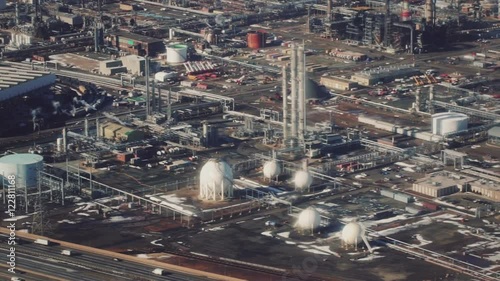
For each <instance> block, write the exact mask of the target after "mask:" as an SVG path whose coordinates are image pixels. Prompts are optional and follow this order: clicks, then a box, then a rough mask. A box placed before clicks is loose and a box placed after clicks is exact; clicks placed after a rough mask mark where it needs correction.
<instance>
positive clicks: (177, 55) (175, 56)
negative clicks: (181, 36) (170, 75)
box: [167, 44, 188, 63]
mask: <svg viewBox="0 0 500 281" xmlns="http://www.w3.org/2000/svg"><path fill="white" fill-rule="evenodd" d="M187 49H188V47H187V46H186V45H183V44H172V45H169V46H167V63H183V62H186V60H187Z"/></svg>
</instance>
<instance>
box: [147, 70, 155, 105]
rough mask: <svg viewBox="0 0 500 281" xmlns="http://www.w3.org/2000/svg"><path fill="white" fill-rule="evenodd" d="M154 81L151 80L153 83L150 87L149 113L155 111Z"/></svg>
mask: <svg viewBox="0 0 500 281" xmlns="http://www.w3.org/2000/svg"><path fill="white" fill-rule="evenodd" d="M148 80H149V79H148ZM155 84H156V83H155V79H154V78H153V82H152V85H151V86H152V87H151V113H154V112H155V110H156V105H155V103H156V98H155V88H156V85H155Z"/></svg>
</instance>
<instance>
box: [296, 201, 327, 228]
mask: <svg viewBox="0 0 500 281" xmlns="http://www.w3.org/2000/svg"><path fill="white" fill-rule="evenodd" d="M320 224H321V216H320V214H319V212H318V211H317V210H316V209H315V208H314V207H308V208H307V209H305V210H303V211H302V212H300V214H299V218H298V220H297V222H296V223H295V228H296V229H298V230H310V231H313V230H314V229H316V228H318V227H319V226H320Z"/></svg>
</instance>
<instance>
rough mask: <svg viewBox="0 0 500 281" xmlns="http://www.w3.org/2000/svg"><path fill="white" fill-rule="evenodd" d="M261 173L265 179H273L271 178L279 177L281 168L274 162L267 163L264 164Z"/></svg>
mask: <svg viewBox="0 0 500 281" xmlns="http://www.w3.org/2000/svg"><path fill="white" fill-rule="evenodd" d="M262 172H263V174H264V177H265V178H268V179H273V178H275V177H277V176H279V175H280V173H281V167H280V165H279V164H278V161H276V160H271V161H267V162H266V163H265V164H264V167H263V169H262Z"/></svg>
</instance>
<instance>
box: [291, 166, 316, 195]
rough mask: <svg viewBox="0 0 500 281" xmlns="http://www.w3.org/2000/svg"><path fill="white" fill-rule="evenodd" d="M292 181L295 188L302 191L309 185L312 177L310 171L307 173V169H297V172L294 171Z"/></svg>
mask: <svg viewBox="0 0 500 281" xmlns="http://www.w3.org/2000/svg"><path fill="white" fill-rule="evenodd" d="M294 182H295V189H296V190H299V191H303V190H305V189H308V188H309V187H311V184H312V182H313V178H312V176H311V173H309V172H308V171H298V172H297V173H295V177H294Z"/></svg>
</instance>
